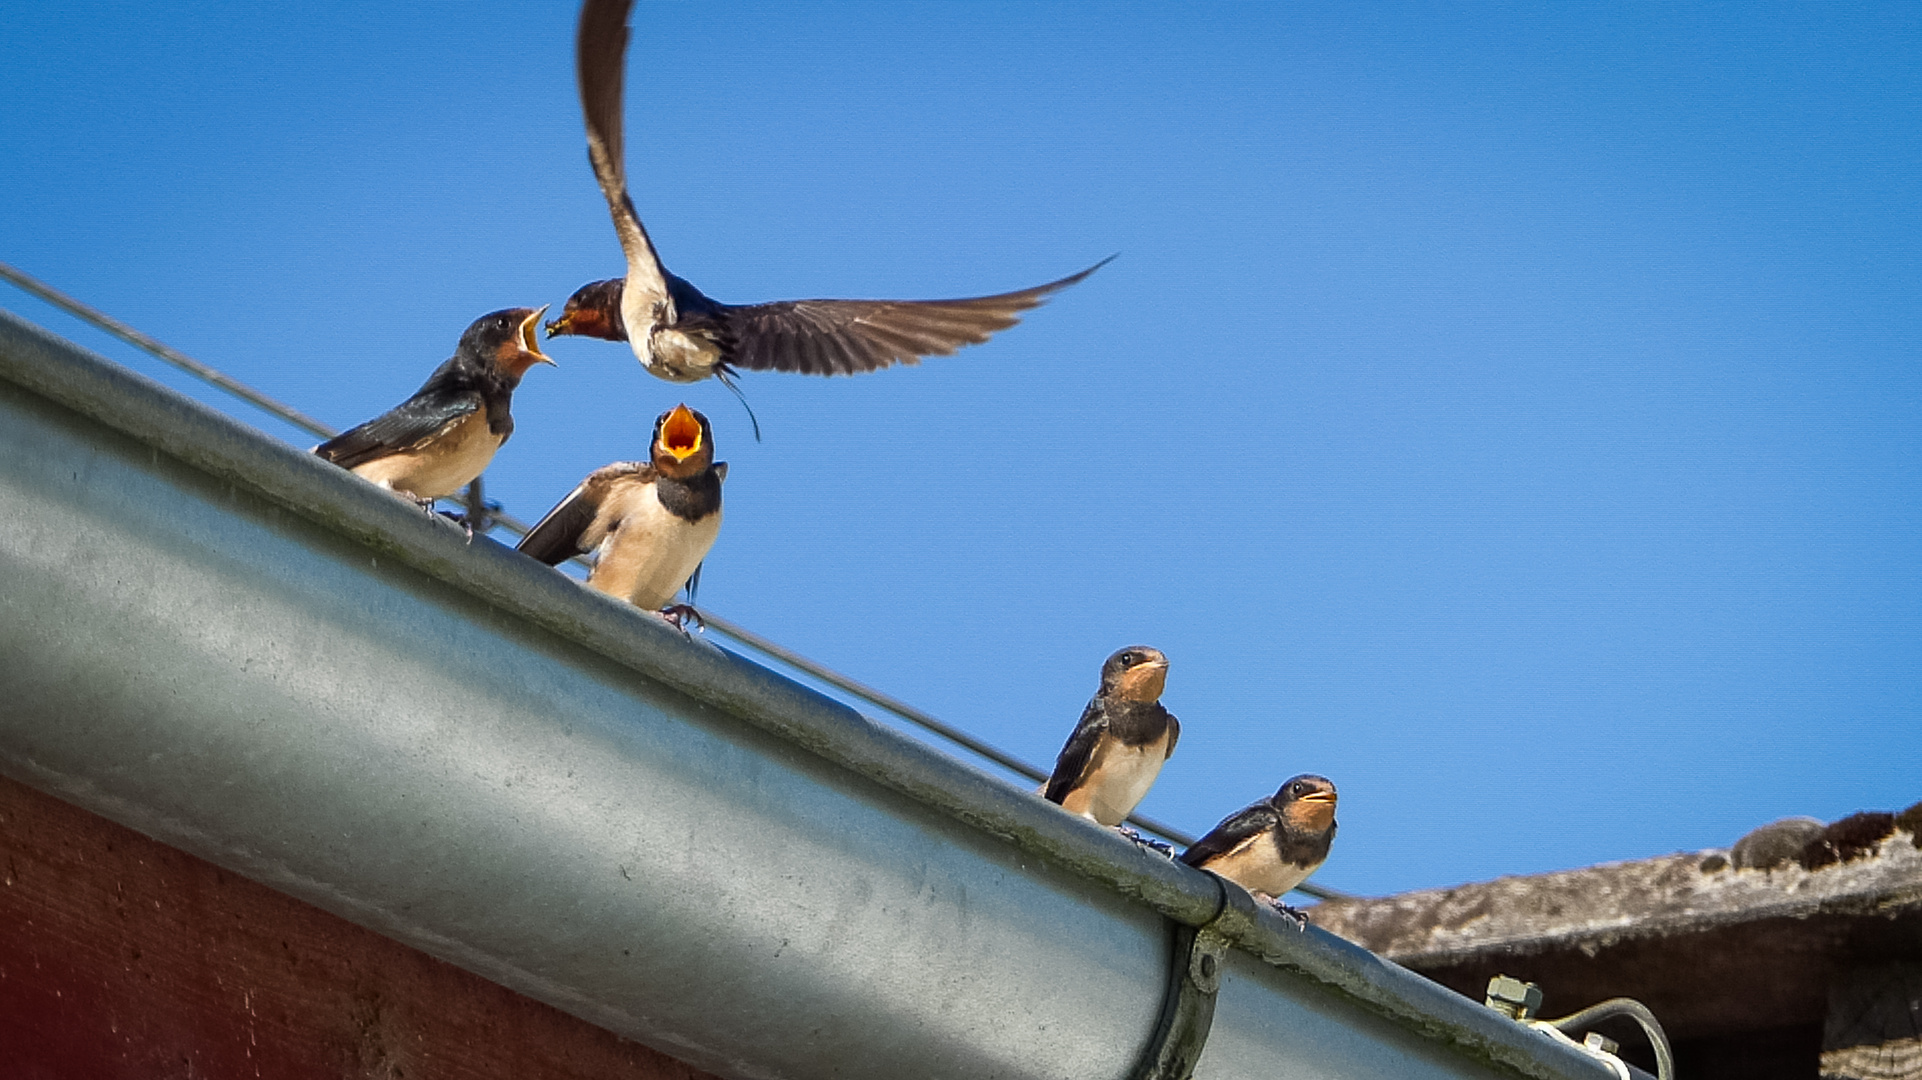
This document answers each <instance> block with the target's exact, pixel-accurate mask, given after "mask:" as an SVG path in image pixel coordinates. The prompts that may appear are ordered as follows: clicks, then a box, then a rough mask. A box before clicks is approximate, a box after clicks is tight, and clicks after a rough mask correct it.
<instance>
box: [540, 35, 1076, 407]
mask: <svg viewBox="0 0 1922 1080" xmlns="http://www.w3.org/2000/svg"><path fill="white" fill-rule="evenodd" d="M631 2H632V0H586V3H585V4H583V5H582V7H581V21H580V28H579V32H578V34H577V36H576V39H575V62H576V73H577V75H578V77H579V80H580V91H581V111H582V113H583V114H584V115H585V117H586V120H587V156H588V160H589V161H590V162H591V163H592V165H593V167H594V178H595V179H596V180H597V181H599V182H600V186H601V194H602V195H604V196H606V198H607V206H608V210H609V212H610V213H612V214H613V217H614V231H615V233H616V234H617V235H618V236H619V237H620V241H621V250H622V251H623V252H625V253H626V256H627V276H626V277H625V278H624V279H623V278H614V279H610V280H607V281H596V282H592V283H590V284H587V285H583V286H582V287H581V288H580V289H579V290H578V291H576V292H575V293H574V295H573V296H572V297H570V298H569V299H568V301H567V306H566V307H565V308H564V309H563V310H562V312H561V316H560V318H558V319H556V320H554V321H553V322H551V323H548V324H547V333H548V336H550V337H553V336H557V335H563V334H579V335H584V336H587V337H597V338H605V339H606V340H609V341H625V342H627V343H628V345H629V346H630V347H631V348H633V350H634V355H635V356H636V357H637V358H638V359H639V360H640V362H641V366H643V367H645V368H646V369H647V370H648V372H649V373H651V374H653V375H656V376H659V377H660V378H663V379H666V380H668V381H669V382H698V381H700V380H702V379H705V378H708V377H710V376H718V377H719V378H720V379H721V380H722V381H723V382H725V383H727V385H728V386H729V387H730V388H733V387H734V384H733V382H732V381H731V376H732V375H733V374H734V373H735V372H736V371H737V370H741V369H747V370H754V371H762V370H774V371H794V372H800V373H802V374H807V375H852V374H854V373H856V372H862V371H874V370H877V369H879V368H884V367H889V366H891V365H894V364H912V363H916V362H918V361H919V360H920V358H921V357H923V356H946V355H948V354H949V353H952V352H954V351H955V350H956V349H959V348H961V347H962V346H964V345H976V344H979V343H981V342H983V341H986V340H987V339H988V337H989V336H990V335H991V334H993V333H995V332H996V331H999V330H1005V329H1007V328H1008V327H1010V326H1013V325H1014V324H1015V323H1016V322H1017V321H1019V320H1018V318H1017V316H1018V315H1019V314H1020V313H1021V312H1023V311H1027V310H1028V309H1030V308H1032V307H1035V306H1037V305H1039V304H1040V303H1041V302H1042V301H1043V300H1045V299H1046V298H1047V297H1048V295H1049V294H1050V293H1054V292H1057V291H1059V290H1061V289H1065V288H1067V287H1068V286H1070V285H1073V284H1075V283H1076V282H1078V281H1080V280H1082V279H1083V278H1085V277H1087V276H1088V275H1089V274H1092V273H1094V272H1095V271H1096V270H1098V269H1100V268H1101V267H1102V266H1103V265H1105V264H1106V263H1107V261H1108V260H1107V259H1104V260H1102V261H1101V262H1099V263H1096V264H1095V265H1093V266H1091V267H1089V268H1088V269H1086V270H1083V271H1081V272H1080V273H1078V274H1071V275H1069V276H1068V277H1065V278H1062V279H1061V280H1059V281H1051V282H1049V283H1048V284H1046V285H1037V286H1035V287H1034V288H1032V289H1022V290H1020V291H1018V292H1010V293H1002V294H1000V295H998V296H979V297H972V298H969V299H962V300H785V301H779V302H776V303H769V304H744V305H735V304H723V303H719V302H717V301H715V300H712V299H709V298H708V297H707V296H706V295H704V294H703V293H702V292H701V290H699V289H697V288H695V287H694V286H693V285H691V284H689V283H688V282H687V281H685V280H683V279H681V278H678V277H676V276H674V275H673V274H671V273H668V271H667V268H666V267H665V266H663V265H661V260H660V256H659V255H657V254H656V253H655V250H654V243H653V241H652V240H651V239H650V238H649V237H648V235H647V228H646V226H644V225H642V224H641V219H640V215H639V214H638V213H637V212H636V211H635V209H634V202H633V200H632V199H630V198H629V197H628V193H627V175H626V161H625V157H624V150H623V146H622V143H623V135H622V113H621V108H622V106H621V90H622V84H623V81H624V78H625V66H626V59H625V57H626V51H627V34H628V30H627V16H628V10H629V8H630V7H631ZM1109 258H1113V256H1110V257H1109ZM737 393H738V390H737Z"/></svg>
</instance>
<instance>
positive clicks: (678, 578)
mask: <svg viewBox="0 0 1922 1080" xmlns="http://www.w3.org/2000/svg"><path fill="white" fill-rule="evenodd" d="M649 457H650V460H649V461H647V462H639V461H617V462H615V463H614V464H612V465H608V466H605V467H603V468H599V469H596V470H594V471H593V472H592V473H590V474H589V475H588V477H587V479H585V480H583V481H581V484H580V486H579V487H577V488H575V489H574V490H573V491H572V492H570V493H569V494H568V496H567V498H565V499H562V500H561V503H560V505H559V506H556V507H555V508H554V509H552V510H549V511H548V512H547V516H546V517H544V518H542V519H541V522H540V524H538V525H536V526H534V529H533V531H532V532H529V533H528V534H527V535H526V536H525V537H523V538H522V539H521V542H520V550H521V551H524V552H526V553H527V554H529V555H532V556H533V557H534V558H536V559H539V560H540V561H542V562H544V563H546V564H547V565H549V566H555V565H558V564H559V563H561V562H563V561H564V560H567V559H571V558H573V557H574V556H576V555H587V554H590V553H591V554H592V555H593V558H594V568H593V570H591V571H590V572H589V573H588V575H587V584H588V586H589V587H590V588H594V589H599V590H600V591H601V592H604V593H607V594H608V595H610V596H618V597H620V598H621V599H623V600H626V601H627V602H628V603H631V604H633V605H635V606H636V607H642V608H646V609H647V610H649V611H660V610H662V609H663V608H666V607H667V604H668V602H669V601H670V600H673V599H674V594H675V593H676V592H679V591H680V589H681V587H682V586H683V585H684V584H686V583H687V582H688V579H690V578H692V577H693V576H694V574H695V573H696V571H698V570H699V569H700V566H701V560H703V559H705V558H707V553H708V549H709V548H712V547H713V546H714V538H715V537H716V536H717V535H719V534H720V531H721V481H723V480H725V479H727V462H725V461H720V462H717V461H715V460H714V432H713V429H712V428H710V427H709V426H708V423H707V417H705V416H702V415H701V414H700V413H698V412H695V411H694V410H693V409H690V408H688V407H687V406H686V405H676V406H674V408H673V409H671V410H669V411H667V412H664V413H662V414H661V417H660V419H658V420H656V421H654V442H653V446H652V448H651V449H650V451H649ZM690 599H692V597H691V596H690ZM668 610H669V612H673V613H678V614H692V611H693V609H691V608H686V607H685V605H683V606H682V607H681V608H673V609H668ZM673 621H674V622H675V623H676V625H679V619H678V618H675V619H674V620H673Z"/></svg>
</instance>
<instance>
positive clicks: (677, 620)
mask: <svg viewBox="0 0 1922 1080" xmlns="http://www.w3.org/2000/svg"><path fill="white" fill-rule="evenodd" d="M657 614H658V615H660V617H661V618H663V619H666V620H667V621H668V622H669V623H671V624H673V627H674V629H676V630H679V631H680V632H681V633H683V634H685V633H687V624H688V620H690V619H691V620H693V622H694V628H695V629H696V630H699V631H701V632H703V633H705V632H706V631H707V620H705V619H703V618H701V613H700V612H698V611H695V610H694V607H693V605H691V604H669V605H668V606H667V607H664V608H662V609H661V610H660V611H659V612H657Z"/></svg>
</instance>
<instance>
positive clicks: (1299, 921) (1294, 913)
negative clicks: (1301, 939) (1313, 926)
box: [1268, 896, 1308, 932]
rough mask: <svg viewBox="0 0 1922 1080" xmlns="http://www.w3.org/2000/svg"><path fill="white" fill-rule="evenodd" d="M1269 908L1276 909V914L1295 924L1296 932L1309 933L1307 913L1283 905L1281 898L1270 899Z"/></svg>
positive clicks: (1273, 897)
mask: <svg viewBox="0 0 1922 1080" xmlns="http://www.w3.org/2000/svg"><path fill="white" fill-rule="evenodd" d="M1268 906H1269V907H1271V908H1274V909H1275V913H1276V914H1278V915H1280V916H1281V917H1282V918H1284V919H1287V920H1288V921H1289V922H1291V923H1294V924H1295V930H1296V931H1297V932H1305V931H1307V929H1308V913H1307V912H1305V911H1303V910H1301V909H1300V908H1298V907H1290V906H1289V905H1287V904H1284V903H1282V902H1281V897H1279V896H1271V897H1269V898H1268Z"/></svg>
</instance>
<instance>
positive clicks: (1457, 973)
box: [1313, 804, 1922, 1035]
mask: <svg viewBox="0 0 1922 1080" xmlns="http://www.w3.org/2000/svg"><path fill="white" fill-rule="evenodd" d="M1313 917H1314V921H1315V925H1317V926H1320V927H1323V928H1325V929H1327V930H1330V931H1332V932H1334V933H1336V934H1339V935H1340V936H1342V937H1345V938H1348V939H1349V940H1351V941H1354V942H1356V943H1358V944H1361V945H1363V946H1365V947H1367V948H1369V949H1372V950H1374V951H1375V952H1378V953H1380V954H1382V955H1384V956H1387V957H1389V958H1391V959H1393V960H1395V961H1397V962H1399V963H1401V964H1404V965H1406V966H1408V967H1412V968H1414V969H1415V970H1417V971H1420V972H1422V973H1423V974H1426V975H1428V976H1430V977H1431V978H1434V979H1436V980H1437V981H1440V982H1442V983H1444V984H1446V985H1449V986H1451V987H1453V988H1455V989H1456V990H1459V991H1461V992H1462V993H1465V994H1470V995H1472V996H1476V997H1479V996H1480V994H1481V988H1482V986H1483V985H1485V983H1486V980H1487V978H1488V977H1489V976H1490V975H1493V974H1496V973H1504V974H1510V975H1514V976H1516V977H1518V978H1526V979H1531V980H1533V981H1536V982H1539V983H1541V984H1542V986H1543V988H1544V990H1545V991H1546V992H1547V993H1548V995H1549V999H1550V1000H1549V1001H1548V1002H1547V1005H1546V1008H1545V1011H1546V1012H1548V1013H1551V1014H1553V1013H1555V1012H1570V1011H1573V1010H1575V1009H1577V1008H1581V1007H1584V1006H1587V1005H1589V1004H1592V1003H1593V1002H1595V1001H1598V1000H1601V999H1603V998H1606V997H1612V996H1616V995H1627V996H1631V997H1636V998H1639V999H1641V1000H1643V1001H1644V1002H1646V1003H1647V1004H1648V1005H1649V1006H1650V1007H1651V1008H1654V1009H1655V1011H1656V1013H1657V1015H1659V1016H1660V1017H1661V1018H1662V1021H1663V1023H1664V1024H1666V1025H1668V1026H1669V1027H1670V1030H1671V1033H1672V1034H1682V1035H1686V1034H1689V1033H1714V1032H1723V1031H1732V1030H1749V1029H1753V1028H1761V1027H1777V1026H1788V1025H1797V1024H1808V1023H1815V1024H1818V1025H1819V1024H1820V1022H1821V1017H1822V1015H1823V1010H1824V1008H1825V1000H1824V995H1825V993H1826V987H1827V985H1828V977H1827V976H1828V975H1829V974H1830V973H1832V972H1833V971H1835V970H1839V969H1840V968H1842V967H1846V966H1849V965H1853V964H1856V963H1861V962H1865V961H1869V960H1876V959H1897V958H1922V804H1917V805H1916V806H1914V807H1911V808H1910V809H1908V810H1906V811H1904V812H1903V813H1901V814H1888V813H1875V814H1857V815H1852V816H1851V817H1848V818H1844V819H1842V820H1841V821H1838V822H1835V823H1833V824H1830V825H1827V826H1823V825H1821V824H1820V823H1819V822H1808V821H1806V819H1804V820H1801V821H1791V822H1778V823H1775V824H1773V825H1770V826H1764V827H1763V828H1762V829H1758V830H1756V832H1754V833H1751V834H1750V835H1749V836H1748V837H1744V838H1743V840H1742V842H1740V843H1738V844H1737V845H1735V846H1734V847H1733V848H1731V849H1728V850H1710V851H1698V852H1685V853H1680V854H1675V855H1664V856H1661V857H1659V858H1653V859H1642V860H1637V861H1634V862H1621V863H1605V864H1602V865H1599V866H1590V867H1585V868H1583V869H1580V870H1565V871H1559V872H1556V873H1550V874H1537V875H1531V876H1527V877H1505V878H1499V879H1496V880H1494V881H1486V882H1479V883H1476V884H1472V885H1462V886H1457V887H1455V888H1448V889H1427V890H1422V891H1419V892H1410V893H1403V894H1401V895H1399V896H1389V897H1383V898H1379V899H1361V900H1341V901H1331V902H1329V903H1325V904H1321V905H1318V906H1317V907H1315V908H1314V911H1313ZM1678 1029H1679V1030H1678Z"/></svg>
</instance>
